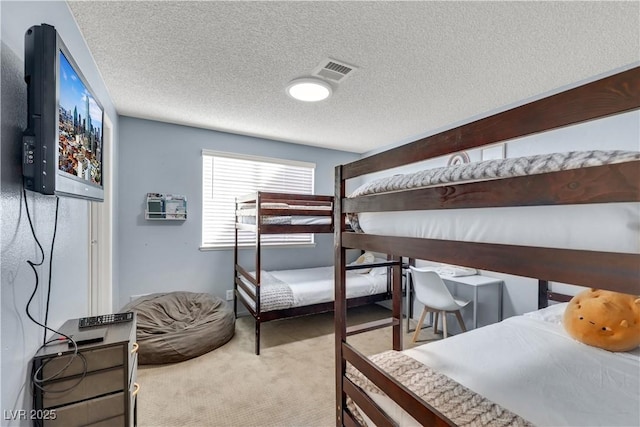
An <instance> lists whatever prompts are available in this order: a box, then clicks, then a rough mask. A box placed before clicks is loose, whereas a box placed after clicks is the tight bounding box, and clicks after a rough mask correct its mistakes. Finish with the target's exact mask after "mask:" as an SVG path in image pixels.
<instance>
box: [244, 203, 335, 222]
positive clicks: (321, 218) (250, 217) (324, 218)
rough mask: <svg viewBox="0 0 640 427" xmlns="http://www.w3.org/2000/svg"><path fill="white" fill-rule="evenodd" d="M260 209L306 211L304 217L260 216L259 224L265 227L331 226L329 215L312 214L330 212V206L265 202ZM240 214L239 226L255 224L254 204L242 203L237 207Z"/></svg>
mask: <svg viewBox="0 0 640 427" xmlns="http://www.w3.org/2000/svg"><path fill="white" fill-rule="evenodd" d="M261 207H262V209H279V210H292V211H293V210H296V211H301V210H302V211H306V212H307V213H308V214H306V215H262V216H261V223H262V224H267V225H328V224H331V220H332V216H331V215H314V212H319V211H321V212H327V211H328V212H331V211H332V207H331V206H325V205H320V206H315V205H290V204H287V203H273V202H266V203H262V204H261ZM239 208H240V209H239V210H240V212H241V213H242V215H241V216H238V222H240V223H241V224H253V225H255V223H256V205H255V203H243V204H241V205H240V206H239Z"/></svg>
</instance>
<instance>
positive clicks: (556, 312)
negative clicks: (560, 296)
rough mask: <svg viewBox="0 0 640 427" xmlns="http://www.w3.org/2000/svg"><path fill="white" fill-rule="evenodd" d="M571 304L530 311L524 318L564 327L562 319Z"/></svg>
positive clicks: (563, 303)
mask: <svg viewBox="0 0 640 427" xmlns="http://www.w3.org/2000/svg"><path fill="white" fill-rule="evenodd" d="M568 304H569V303H567V302H562V303H558V304H551V305H550V306H549V307H545V308H541V309H540V310H536V311H530V312H529V313H524V314H523V316H524V317H529V318H532V319H538V320H542V321H543V322H549V323H554V324H556V325H562V318H563V316H564V310H565V309H566V308H567V305H568Z"/></svg>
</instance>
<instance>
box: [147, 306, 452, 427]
mask: <svg viewBox="0 0 640 427" xmlns="http://www.w3.org/2000/svg"><path fill="white" fill-rule="evenodd" d="M386 317H389V311H388V310H386V309H385V308H383V307H380V306H377V305H373V306H367V307H359V308H355V309H351V310H350V311H349V315H348V319H349V324H358V323H363V322H367V321H370V320H376V319H381V318H386ZM404 328H405V326H403V330H404ZM253 336H254V323H253V318H252V317H242V318H239V319H238V320H237V321H236V333H235V336H234V337H233V339H232V340H231V341H229V343H227V344H226V345H224V346H222V347H220V348H218V349H216V350H214V351H212V352H210V353H207V354H205V355H203V356H200V357H197V358H195V359H191V360H188V361H185V362H181V363H176V364H171V365H155V366H140V367H139V368H138V380H137V382H138V383H139V384H140V386H141V388H140V392H139V394H138V425H139V426H141V427H165V426H167V427H169V426H179V427H187V426H202V427H204V426H216V427H217V426H233V427H253V426H265V427H266V426H305V427H306V426H332V425H335V411H334V407H335V368H334V366H335V364H334V358H335V355H334V334H333V313H325V314H318V315H313V316H305V317H301V318H296V319H287V320H279V321H273V322H269V323H265V324H263V325H262V345H261V355H260V356H256V355H255V354H254V341H253ZM439 337H440V336H436V335H433V333H432V330H431V329H425V330H423V331H422V333H421V340H422V341H419V342H418V344H422V343H424V342H427V341H428V340H435V339H438V338H439ZM349 342H350V343H352V344H353V345H354V346H355V347H356V348H357V349H358V350H360V351H362V352H363V353H365V354H368V355H369V354H375V353H379V352H382V351H385V350H388V349H390V348H391V329H390V328H384V329H379V330H376V331H370V332H366V333H363V334H360V335H355V336H353V337H349ZM404 343H405V348H409V347H410V346H411V337H410V336H409V335H405V336H404Z"/></svg>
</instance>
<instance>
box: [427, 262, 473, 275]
mask: <svg viewBox="0 0 640 427" xmlns="http://www.w3.org/2000/svg"><path fill="white" fill-rule="evenodd" d="M435 271H436V272H437V273H438V274H439V275H441V276H450V277H463V276H473V275H476V274H478V270H476V269H475V268H470V267H461V266H459V265H450V264H442V266H440V267H438V268H436V269H435Z"/></svg>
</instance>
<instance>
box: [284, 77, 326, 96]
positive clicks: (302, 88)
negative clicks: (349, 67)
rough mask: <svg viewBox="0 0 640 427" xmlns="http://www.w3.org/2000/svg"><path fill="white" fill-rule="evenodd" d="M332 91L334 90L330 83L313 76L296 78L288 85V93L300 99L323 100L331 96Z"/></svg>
mask: <svg viewBox="0 0 640 427" xmlns="http://www.w3.org/2000/svg"><path fill="white" fill-rule="evenodd" d="M331 93H333V91H332V89H331V85H330V84H329V83H327V82H325V81H323V80H320V79H314V78H311V77H305V78H302V79H295V80H293V81H291V83H289V85H288V86H287V94H288V95H289V96H290V97H292V98H293V99H297V100H298V101H305V102H316V101H322V100H323V99H327V98H328V97H329V96H331Z"/></svg>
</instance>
